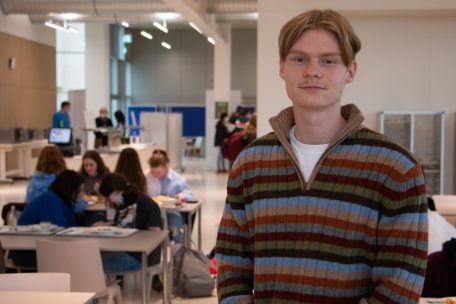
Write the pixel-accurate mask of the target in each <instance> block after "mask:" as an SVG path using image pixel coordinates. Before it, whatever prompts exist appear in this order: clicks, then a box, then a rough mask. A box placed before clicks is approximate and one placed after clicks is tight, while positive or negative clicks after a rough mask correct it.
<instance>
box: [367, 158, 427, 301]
mask: <svg viewBox="0 0 456 304" xmlns="http://www.w3.org/2000/svg"><path fill="white" fill-rule="evenodd" d="M393 170H394V169H393ZM382 192H383V195H384V196H383V200H382V201H381V202H380V205H379V208H380V210H379V211H380V218H379V221H378V227H377V231H378V236H377V246H378V251H377V257H376V260H375V262H374V265H373V277H372V281H373V282H374V284H375V285H376V286H375V288H374V290H373V292H372V293H371V296H370V298H368V299H367V302H368V303H418V302H419V298H420V295H421V290H422V288H423V283H424V275H425V270H426V261H427V246H428V244H427V234H428V232H427V229H428V227H427V226H428V225H427V203H426V186H425V183H424V176H423V174H422V171H421V168H420V166H419V165H415V166H414V167H413V168H412V169H410V170H408V171H407V172H406V173H405V174H403V175H402V176H401V175H399V174H392V175H391V174H390V176H389V177H388V180H387V181H386V182H385V184H384V185H383V191H382Z"/></svg>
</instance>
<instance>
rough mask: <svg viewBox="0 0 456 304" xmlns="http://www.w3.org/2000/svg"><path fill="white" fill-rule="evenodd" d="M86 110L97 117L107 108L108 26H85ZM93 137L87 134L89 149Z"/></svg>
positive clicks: (92, 24)
mask: <svg viewBox="0 0 456 304" xmlns="http://www.w3.org/2000/svg"><path fill="white" fill-rule="evenodd" d="M85 79H86V83H85V87H86V95H85V96H86V110H87V111H91V112H93V113H94V114H95V117H96V116H98V111H99V109H100V108H101V107H103V106H104V107H108V106H109V26H108V25H107V24H102V23H87V24H86V62H85ZM93 142H94V136H93V134H92V132H89V138H88V144H89V149H90V148H92V147H93Z"/></svg>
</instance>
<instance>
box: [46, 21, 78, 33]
mask: <svg viewBox="0 0 456 304" xmlns="http://www.w3.org/2000/svg"><path fill="white" fill-rule="evenodd" d="M44 25H46V26H48V27H51V28H53V29H55V30H59V31H62V32H65V33H68V32H71V33H78V32H79V31H78V30H77V29H75V28H74V27H71V26H68V24H67V22H66V20H63V25H60V24H58V23H56V22H53V21H52V20H51V19H49V20H48V21H46V22H44Z"/></svg>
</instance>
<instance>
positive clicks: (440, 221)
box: [428, 196, 456, 255]
mask: <svg viewBox="0 0 456 304" xmlns="http://www.w3.org/2000/svg"><path fill="white" fill-rule="evenodd" d="M428 233H429V236H428V255H430V254H431V253H434V252H437V251H440V250H441V249H442V245H443V244H444V243H445V242H446V241H448V240H451V238H456V228H455V227H454V226H453V225H451V224H450V223H448V221H447V220H446V219H445V218H444V217H443V216H442V215H440V213H438V211H437V210H436V208H435V203H434V200H433V199H432V197H430V196H429V197H428Z"/></svg>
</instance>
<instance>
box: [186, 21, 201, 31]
mask: <svg viewBox="0 0 456 304" xmlns="http://www.w3.org/2000/svg"><path fill="white" fill-rule="evenodd" d="M188 24H189V25H190V26H191V27H192V28H193V29H194V30H195V31H197V32H198V33H200V34H202V33H203V32H202V31H201V29H200V28H199V27H198V26H197V25H196V24H195V23H193V22H189V23H188Z"/></svg>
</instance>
